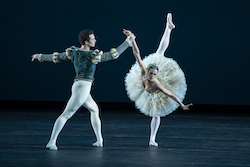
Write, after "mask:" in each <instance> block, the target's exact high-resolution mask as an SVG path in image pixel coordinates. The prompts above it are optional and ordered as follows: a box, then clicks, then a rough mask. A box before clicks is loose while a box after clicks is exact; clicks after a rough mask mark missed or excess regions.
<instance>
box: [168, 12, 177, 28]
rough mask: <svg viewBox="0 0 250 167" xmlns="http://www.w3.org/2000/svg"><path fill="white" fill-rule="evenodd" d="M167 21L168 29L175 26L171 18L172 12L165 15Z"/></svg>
mask: <svg viewBox="0 0 250 167" xmlns="http://www.w3.org/2000/svg"><path fill="white" fill-rule="evenodd" d="M167 23H168V28H169V29H171V30H172V29H174V28H175V25H174V23H173V20H172V14H171V13H168V15H167Z"/></svg>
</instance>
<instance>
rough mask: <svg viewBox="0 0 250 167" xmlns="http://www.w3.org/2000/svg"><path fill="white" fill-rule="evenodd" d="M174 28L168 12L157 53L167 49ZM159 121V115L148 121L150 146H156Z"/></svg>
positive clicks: (162, 52)
mask: <svg viewBox="0 0 250 167" xmlns="http://www.w3.org/2000/svg"><path fill="white" fill-rule="evenodd" d="M174 28H175V25H174V24H173V22H172V14H168V16H167V22H166V27H165V30H164V33H163V35H162V38H161V41H160V44H159V46H158V48H157V51H156V53H157V54H161V55H164V53H165V51H166V50H167V48H168V46H169V43H170V36H171V32H172V30H173V29H174ZM160 123H161V118H160V117H153V118H152V120H151V123H150V128H151V132H150V141H149V145H150V146H156V147H157V146H158V143H156V142H155V138H156V134H157V132H158V129H159V127H160Z"/></svg>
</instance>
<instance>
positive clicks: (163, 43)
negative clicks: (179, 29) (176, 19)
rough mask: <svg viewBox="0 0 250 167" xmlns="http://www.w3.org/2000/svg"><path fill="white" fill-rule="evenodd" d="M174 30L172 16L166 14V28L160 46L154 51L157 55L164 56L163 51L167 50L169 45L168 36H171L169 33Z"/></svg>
mask: <svg viewBox="0 0 250 167" xmlns="http://www.w3.org/2000/svg"><path fill="white" fill-rule="evenodd" d="M174 28H175V25H174V23H173V22H172V14H171V13H168V15H167V22H166V27H165V31H164V33H163V35H162V38H161V41H160V44H159V46H158V49H157V51H156V53H158V54H164V53H165V51H166V50H167V48H168V46H169V43H170V35H171V31H172V30H173V29H174Z"/></svg>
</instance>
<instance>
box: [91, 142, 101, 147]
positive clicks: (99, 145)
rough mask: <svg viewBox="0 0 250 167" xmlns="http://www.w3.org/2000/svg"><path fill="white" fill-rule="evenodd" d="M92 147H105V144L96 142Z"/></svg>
mask: <svg viewBox="0 0 250 167" xmlns="http://www.w3.org/2000/svg"><path fill="white" fill-rule="evenodd" d="M92 146H96V147H103V143H102V142H95V143H93V144H92Z"/></svg>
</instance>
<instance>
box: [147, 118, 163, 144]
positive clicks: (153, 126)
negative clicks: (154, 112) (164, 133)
mask: <svg viewBox="0 0 250 167" xmlns="http://www.w3.org/2000/svg"><path fill="white" fill-rule="evenodd" d="M160 123H161V118H160V117H153V118H152V120H151V123H150V128H151V132H150V141H149V145H150V146H155V147H157V146H158V143H156V142H155V138H156V134H157V132H158V129H159V127H160Z"/></svg>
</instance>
